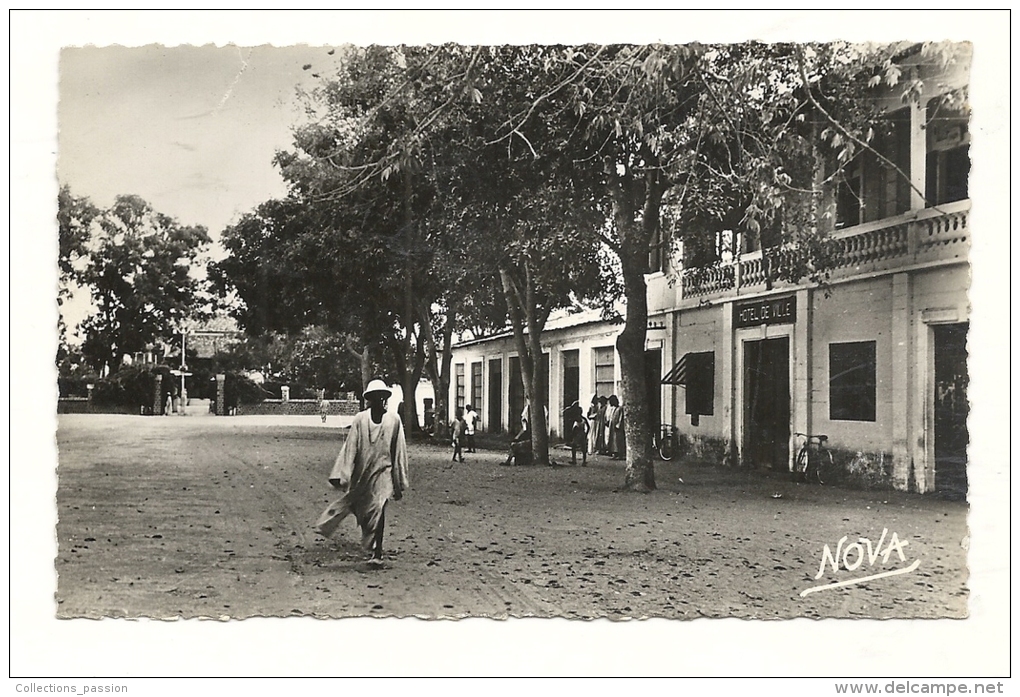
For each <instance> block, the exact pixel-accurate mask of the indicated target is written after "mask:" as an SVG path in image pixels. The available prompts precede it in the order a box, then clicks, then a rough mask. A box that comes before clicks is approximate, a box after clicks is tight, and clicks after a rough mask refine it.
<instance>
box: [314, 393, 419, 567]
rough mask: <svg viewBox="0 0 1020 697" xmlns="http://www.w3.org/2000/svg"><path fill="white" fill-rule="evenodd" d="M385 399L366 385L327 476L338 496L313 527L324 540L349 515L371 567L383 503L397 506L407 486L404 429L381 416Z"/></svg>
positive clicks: (377, 556) (395, 419) (393, 417)
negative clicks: (360, 407)
mask: <svg viewBox="0 0 1020 697" xmlns="http://www.w3.org/2000/svg"><path fill="white" fill-rule="evenodd" d="M391 394H392V392H391V391H390V389H389V388H388V387H387V386H386V383H384V382H383V381H382V380H372V381H371V382H370V383H369V384H368V387H367V388H366V389H365V403H366V404H367V405H368V408H367V409H365V410H364V411H362V412H359V413H358V414H357V415H356V416H355V417H354V421H353V422H352V423H351V428H350V431H349V432H348V434H347V441H346V442H345V443H344V446H343V448H342V449H341V450H340V454H339V455H338V456H337V458H336V462H335V463H334V464H333V470H332V472H330V475H329V483H330V484H331V485H332V486H333V487H334V488H336V489H339V490H340V491H343V492H344V495H343V496H342V497H341V498H340V500H338V501H336V502H334V503H333V504H331V505H330V506H329V508H327V509H326V510H325V511H324V512H323V514H322V516H321V517H320V518H319V521H318V523H316V526H315V528H316V531H317V532H319V534H321V535H322V536H323V537H330V536H331V535H332V534H333V533H334V532H336V529H337V528H338V527H339V525H340V523H342V522H343V521H344V519H345V518H347V516H349V515H350V514H351V513H353V514H354V517H355V518H356V519H357V521H358V525H359V526H360V527H361V533H362V536H361V544H362V547H363V548H364V549H365V550H366V551H367V552H370V553H371V555H372V559H371V561H372V562H373V563H376V564H381V563H382V558H383V530H384V528H385V524H386V503H387V502H388V501H389V500H390V499H394V500H396V501H399V500H400V499H401V498H402V496H403V494H404V491H405V490H407V488H408V485H409V479H408V473H407V445H406V442H405V440H404V427H403V424H402V423H401V422H400V417H399V416H398V415H397V414H395V413H393V412H389V411H387V410H386V400H387V399H389V397H390V395H391Z"/></svg>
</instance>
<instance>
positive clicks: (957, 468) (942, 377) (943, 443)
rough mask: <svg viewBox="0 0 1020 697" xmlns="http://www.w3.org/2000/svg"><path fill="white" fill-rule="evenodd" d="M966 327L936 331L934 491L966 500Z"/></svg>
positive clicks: (967, 438)
mask: <svg viewBox="0 0 1020 697" xmlns="http://www.w3.org/2000/svg"><path fill="white" fill-rule="evenodd" d="M967 328H968V327H967V324H965V323H964V324H944V325H936V326H935V327H933V329H934V333H935V491H937V492H938V493H939V494H941V495H943V496H945V497H946V498H951V499H958V500H965V499H966V498H967V444H968V442H969V441H970V434H969V432H968V431H967V414H968V412H969V405H968V403H967V383H968V379H969V378H968V373H967Z"/></svg>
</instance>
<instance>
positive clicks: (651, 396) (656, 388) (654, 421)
mask: <svg viewBox="0 0 1020 697" xmlns="http://www.w3.org/2000/svg"><path fill="white" fill-rule="evenodd" d="M661 380H662V349H654V350H652V351H645V392H646V393H647V394H648V420H649V423H648V425H649V427H650V428H651V429H652V432H653V433H658V432H659V423H660V422H661V421H662V384H661Z"/></svg>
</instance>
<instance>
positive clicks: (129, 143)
mask: <svg viewBox="0 0 1020 697" xmlns="http://www.w3.org/2000/svg"><path fill="white" fill-rule="evenodd" d="M326 50H327V49H325V48H322V47H311V46H286V47H273V46H258V47H239V46H220V47H217V46H214V45H205V46H178V47H173V48H169V47H165V46H154V45H150V46H144V47H123V46H113V47H102V48H100V47H96V46H88V47H68V48H65V49H63V50H62V51H61V54H60V84H59V99H60V101H59V107H58V126H59V139H58V151H57V152H58V160H57V173H58V177H59V180H60V182H61V183H62V184H67V185H69V186H70V187H71V191H72V193H74V194H75V195H78V196H82V195H84V196H88V197H89V198H91V199H92V200H93V202H94V203H96V204H98V205H100V206H108V205H110V204H111V203H112V202H113V200H114V197H115V196H117V195H119V194H138V195H140V196H141V197H142V198H144V199H146V200H147V201H149V203H151V204H152V205H153V206H154V207H155V208H156V210H158V211H161V212H163V213H167V214H169V215H171V216H173V217H175V218H177V219H178V220H179V221H180V222H181V223H182V224H185V225H203V226H205V227H206V228H208V230H209V232H210V234H211V235H212V236H213V237H214V238H217V237H218V236H219V234H220V232H221V231H222V230H223V228H224V227H225V226H226V225H228V224H229V223H231V222H233V221H235V220H236V219H237V217H238V216H239V215H240V214H243V213H245V212H247V211H249V210H251V209H252V208H254V207H255V206H256V205H258V204H259V203H261V202H263V201H265V200H268V199H269V198H272V197H277V196H281V195H283V194H284V193H285V187H284V184H283V181H282V179H281V178H280V176H279V172H278V171H277V170H276V169H275V168H274V167H273V165H272V161H273V156H274V154H275V152H276V151H277V150H279V149H286V148H289V147H290V144H291V129H292V128H293V126H294V125H295V124H297V123H298V121H299V119H300V115H301V111H300V108H299V103H298V100H297V95H296V92H297V89H298V88H299V87H302V88H306V89H308V88H311V87H312V86H313V84H314V82H315V80H314V78H313V77H312V73H313V72H314V71H313V70H303V69H302V67H303V66H304V65H307V64H313V65H315V64H317V65H318V66H319V67H320V68H321V67H322V66H323V64H324V62H325V61H326V60H327V59H328V55H327V53H326Z"/></svg>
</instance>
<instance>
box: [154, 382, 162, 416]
mask: <svg viewBox="0 0 1020 697" xmlns="http://www.w3.org/2000/svg"><path fill="white" fill-rule="evenodd" d="M162 396H163V376H162V375H160V374H159V373H157V374H156V386H155V389H154V394H153V395H152V415H153V416H159V415H160V414H162V413H163V400H162V399H161V397H162Z"/></svg>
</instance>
